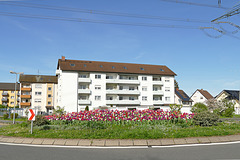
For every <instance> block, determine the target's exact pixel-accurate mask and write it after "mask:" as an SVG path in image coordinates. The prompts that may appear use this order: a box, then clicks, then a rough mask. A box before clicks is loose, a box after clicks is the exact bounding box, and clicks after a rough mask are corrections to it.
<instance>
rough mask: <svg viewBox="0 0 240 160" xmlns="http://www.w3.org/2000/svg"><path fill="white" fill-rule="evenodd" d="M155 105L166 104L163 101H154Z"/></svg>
mask: <svg viewBox="0 0 240 160" xmlns="http://www.w3.org/2000/svg"><path fill="white" fill-rule="evenodd" d="M153 104H164V103H163V101H162V100H153Z"/></svg>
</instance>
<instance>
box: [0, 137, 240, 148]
mask: <svg viewBox="0 0 240 160" xmlns="http://www.w3.org/2000/svg"><path fill="white" fill-rule="evenodd" d="M235 141H240V135H228V136H212V137H191V138H174V139H148V140H145V139H49V138H22V137H7V136H0V142H1V143H15V144H32V145H50V146H51V145H52V146H53V145H55V146H56V145H57V146H85V147H130V146H133V147H142V146H147V147H152V146H173V145H189V144H208V143H223V142H235Z"/></svg>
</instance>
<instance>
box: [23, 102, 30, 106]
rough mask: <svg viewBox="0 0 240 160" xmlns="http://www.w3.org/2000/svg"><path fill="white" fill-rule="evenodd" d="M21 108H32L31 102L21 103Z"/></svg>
mask: <svg viewBox="0 0 240 160" xmlns="http://www.w3.org/2000/svg"><path fill="white" fill-rule="evenodd" d="M20 105H21V106H31V102H21V103H20Z"/></svg>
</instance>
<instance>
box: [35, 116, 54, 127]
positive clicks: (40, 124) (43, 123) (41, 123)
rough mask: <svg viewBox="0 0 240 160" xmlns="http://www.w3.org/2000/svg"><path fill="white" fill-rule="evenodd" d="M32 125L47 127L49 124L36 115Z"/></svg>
mask: <svg viewBox="0 0 240 160" xmlns="http://www.w3.org/2000/svg"><path fill="white" fill-rule="evenodd" d="M33 124H35V125H37V126H43V125H49V124H50V122H49V120H47V119H46V118H45V117H44V116H41V115H37V116H36V119H35V121H33Z"/></svg>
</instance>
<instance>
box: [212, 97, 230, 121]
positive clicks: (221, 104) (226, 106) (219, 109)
mask: <svg viewBox="0 0 240 160" xmlns="http://www.w3.org/2000/svg"><path fill="white" fill-rule="evenodd" d="M207 105H208V107H209V109H210V110H211V111H212V112H214V113H216V114H218V115H220V116H224V117H233V113H234V111H235V110H234V106H235V103H234V102H233V101H231V100H222V101H216V100H210V101H208V102H207Z"/></svg>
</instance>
